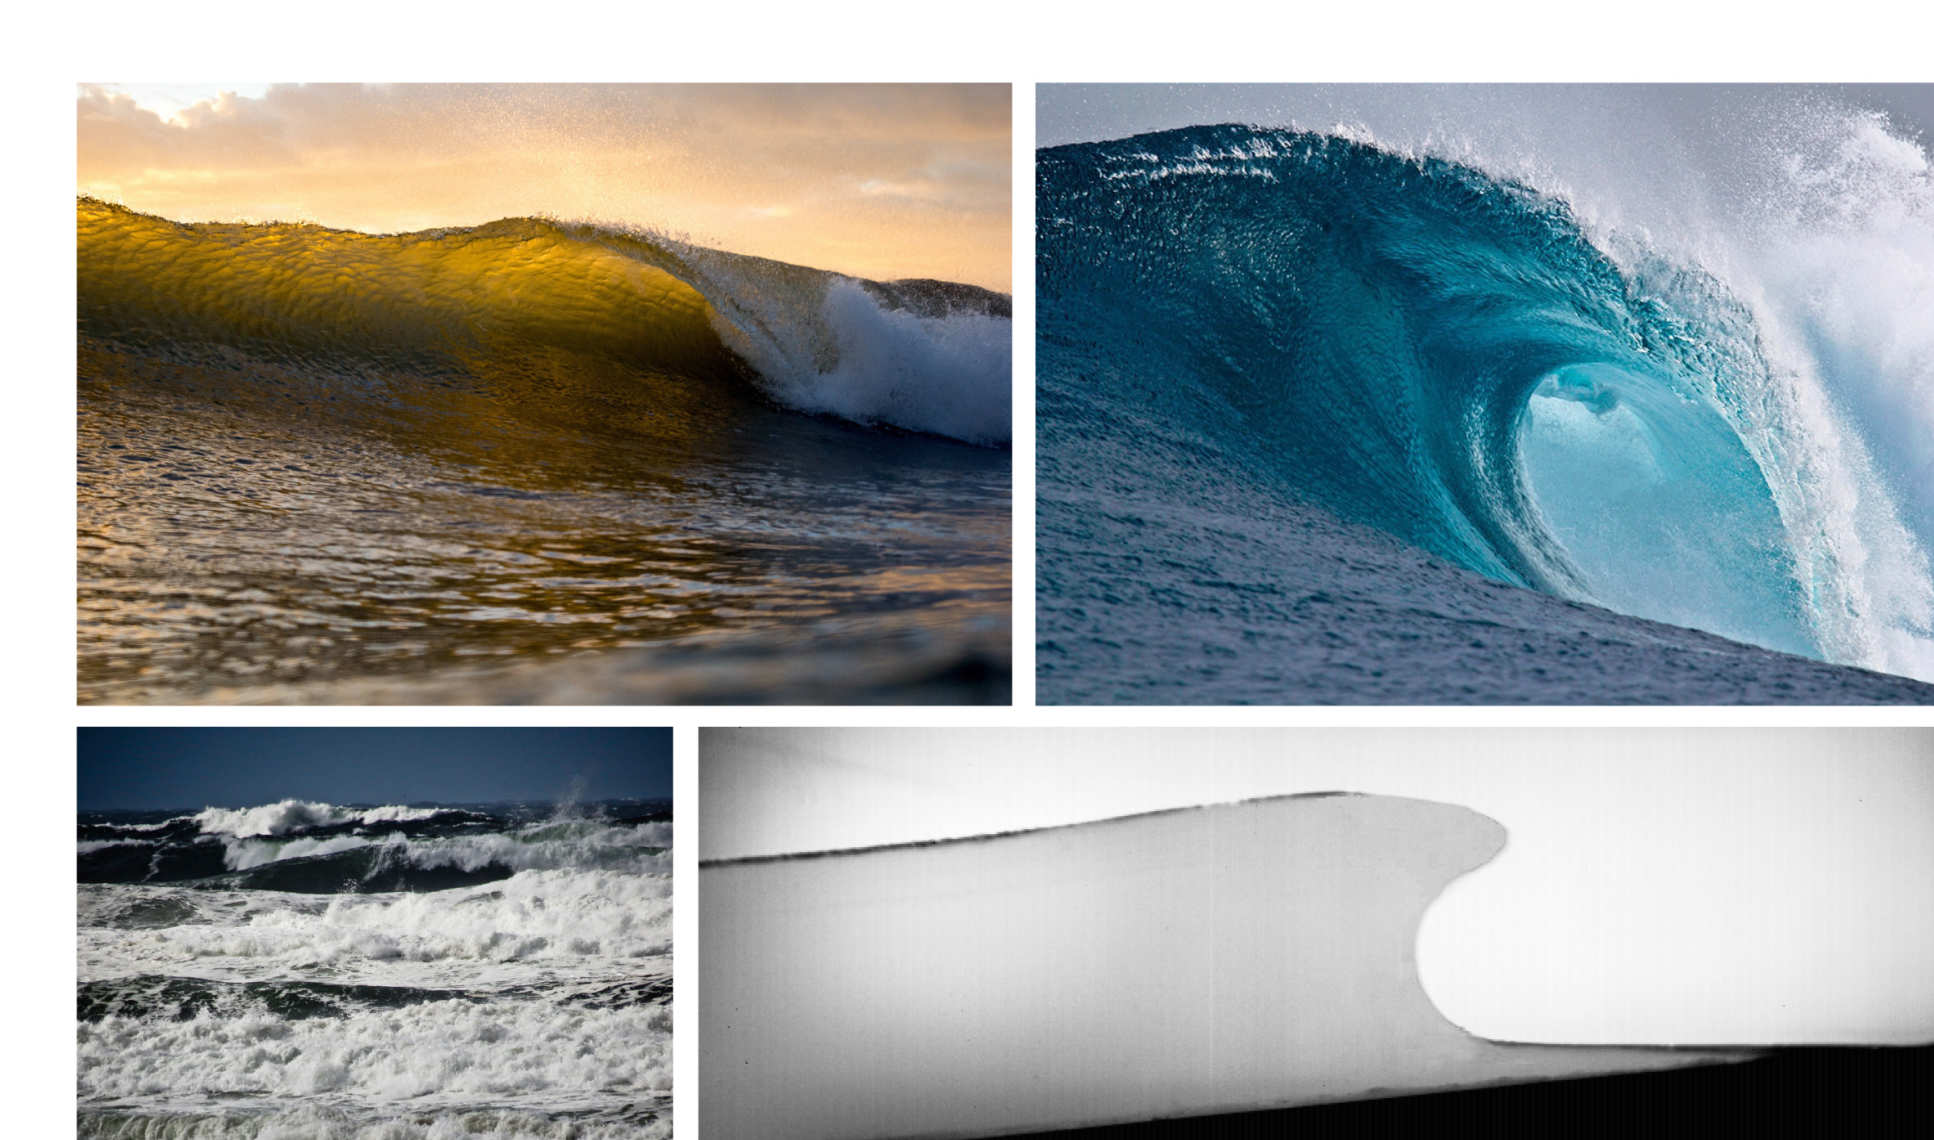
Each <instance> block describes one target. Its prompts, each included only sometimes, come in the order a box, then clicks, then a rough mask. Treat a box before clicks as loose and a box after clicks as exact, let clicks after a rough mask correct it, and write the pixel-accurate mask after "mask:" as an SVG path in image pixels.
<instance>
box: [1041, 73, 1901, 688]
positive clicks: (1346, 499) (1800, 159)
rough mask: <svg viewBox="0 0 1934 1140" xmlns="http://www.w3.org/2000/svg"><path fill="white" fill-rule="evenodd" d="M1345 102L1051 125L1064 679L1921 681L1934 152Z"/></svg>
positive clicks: (1728, 129)
mask: <svg viewBox="0 0 1934 1140" xmlns="http://www.w3.org/2000/svg"><path fill="white" fill-rule="evenodd" d="M1357 94H1360V96H1361V98H1360V100H1358V101H1357V102H1360V103H1361V104H1363V105H1362V106H1357V105H1356V104H1355V103H1351V106H1350V110H1351V112H1352V116H1351V117H1339V118H1338V119H1332V120H1327V121H1320V120H1319V121H1309V122H1305V121H1303V119H1302V118H1298V117H1294V116H1292V119H1294V121H1293V122H1291V123H1290V125H1287V126H1284V127H1272V128H1261V127H1245V126H1235V125H1227V126H1219V127H1191V128H1184V129H1179V130H1172V131H1165V132H1160V133H1156V134H1150V135H1142V136H1136V137H1133V138H1128V139H1123V140H1117V141H1114V142H1106V143H1093V144H1076V145H1069V146H1063V147H1056V148H1052V149H1048V150H1044V151H1042V152H1041V153H1040V156H1039V175H1038V195H1039V198H1038V200H1039V203H1040V205H1039V208H1038V213H1039V217H1040V259H1041V266H1040V285H1041V288H1040V298H1041V300H1040V308H1041V316H1040V328H1041V349H1040V358H1039V359H1040V372H1041V396H1040V404H1039V407H1040V412H1039V414H1040V417H1041V428H1040V432H1041V453H1042V458H1041V476H1040V485H1041V487H1042V532H1041V543H1042V547H1041V564H1042V570H1041V589H1040V604H1041V619H1040V629H1041V633H1040V638H1041V641H1040V650H1041V657H1042V670H1043V672H1042V683H1043V686H1044V689H1043V696H1044V699H1050V700H1057V701H1060V700H1090V699H1110V700H1124V699H1126V700H1144V699H1157V698H1158V697H1160V698H1161V699H1177V698H1179V699H1185V700H1191V701H1194V700H1217V699H1231V700H1269V699H1274V700H1297V699H1313V700H1350V699H1368V700H1426V701H1436V700H1452V701H1455V700H1467V699H1484V700H1508V701H1524V700H1529V701H1544V700H1554V701H1585V702H1589V703H1600V702H1603V701H1623V700H1653V701H1680V700H1698V701H1733V700H1781V701H1785V700H1802V701H1809V700H1812V701H1822V702H1827V703H1836V702H1838V701H1841V700H1915V701H1924V700H1926V699H1927V698H1928V690H1927V689H1925V687H1923V686H1918V685H1912V684H1908V683H1905V682H1901V683H1896V682H1894V681H1890V680H1887V679H1885V678H1884V677H1881V676H1876V675H1877V674H1886V675H1894V676H1897V677H1904V678H1919V679H1921V680H1928V679H1934V576H1931V575H1930V569H1929V551H1930V550H1934V323H1930V322H1929V320H1928V316H1927V314H1928V313H1929V312H1930V311H1934V308H1931V307H1930V302H1934V167H1931V166H1930V160H1929V157H1928V152H1927V150H1926V149H1925V146H1924V144H1923V143H1922V142H1921V141H1920V140H1918V139H1917V138H1915V137H1913V136H1910V135H1909V134H1907V133H1905V132H1904V131H1902V130H1901V129H1900V128H1898V127H1896V126H1894V125H1893V124H1892V123H1891V122H1890V121H1889V120H1887V119H1886V118H1885V117H1884V116H1882V115H1880V114H1878V113H1874V112H1867V111H1862V110H1859V109H1855V108H1849V107H1846V106H1842V105H1839V104H1835V103H1833V102H1832V101H1830V100H1822V99H1799V98H1797V97H1795V98H1782V97H1780V96H1779V95H1778V94H1777V93H1776V92H1765V93H1762V97H1761V98H1759V99H1753V98H1749V97H1747V96H1743V95H1742V96H1739V97H1738V98H1737V99H1735V100H1733V101H1732V102H1729V103H1724V105H1723V106H1722V107H1721V109H1720V111H1719V112H1717V113H1715V114H1713V115H1712V116H1710V118H1708V119H1702V120H1700V122H1699V125H1698V127H1697V129H1693V128H1689V127H1688V126H1687V123H1686V116H1685V115H1683V114H1672V113H1668V110H1669V108H1667V107H1666V106H1665V103H1666V101H1667V100H1668V96H1667V95H1664V94H1661V93H1660V92H1659V91H1657V90H1647V89H1633V90H1629V91H1621V90H1619V89H1615V88H1614V89H1588V90H1578V91H1571V92H1562V93H1561V94H1560V95H1558V96H1554V97H1552V98H1549V99H1542V100H1538V99H1522V100H1514V99H1512V97H1511V96H1510V95H1509V94H1508V92H1505V93H1500V92H1499V91H1498V90H1496V89H1484V88H1473V89H1468V90H1460V89H1448V91H1444V90H1440V89H1431V92H1430V93H1429V95H1430V97H1429V98H1428V99H1426V98H1422V97H1419V96H1417V95H1412V94H1408V93H1406V92H1405V91H1404V89H1401V88H1393V89H1375V88H1367V89H1361V91H1360V92H1358V93H1357ZM1440 95H1441V96H1443V98H1438V96H1440ZM1346 102H1351V101H1350V100H1345V99H1341V98H1339V99H1338V104H1339V106H1340V105H1341V104H1343V103H1346ZM1538 104H1545V105H1542V106H1540V105H1538ZM1305 117H1307V116H1305ZM1473 124H1481V125H1473ZM1130 437H1132V439H1133V441H1134V442H1133V444H1132V445H1130V444H1128V442H1127V441H1128V439H1129V438H1130ZM1131 449H1132V450H1133V451H1135V453H1136V455H1137V458H1136V460H1135V461H1134V463H1132V464H1130V465H1128V466H1126V467H1124V466H1123V465H1122V453H1123V452H1125V451H1127V450H1131ZM1151 453H1152V456H1153V460H1152V461H1151ZM1103 464H1112V465H1113V466H1111V467H1109V468H1107V469H1106V470H1107V474H1108V482H1107V484H1106V489H1105V490H1095V491H1090V490H1089V489H1088V485H1089V484H1092V483H1093V482H1094V480H1095V477H1096V475H1097V474H1098V473H1100V472H1101V471H1103V470H1104V468H1103V466H1102V465H1103ZM1135 574H1141V575H1144V576H1145V577H1146V578H1147V581H1146V582H1134V581H1132V576H1133V575H1135ZM1496 584H1503V585H1506V586H1510V587H1516V588H1518V589H1516V590H1513V591H1510V592H1507V593H1503V594H1500V593H1498V592H1497V591H1496V590H1495V588H1494V587H1495V585H1496ZM1185 627H1188V628H1190V629H1191V632H1189V633H1185V634H1183V635H1182V636H1181V637H1180V638H1176V637H1175V636H1174V634H1173V633H1172V631H1176V630H1179V629H1182V628H1185ZM1707 635H1717V636H1707ZM1164 641H1169V642H1171V643H1175V642H1179V644H1175V647H1174V648H1173V650H1170V649H1167V648H1164V647H1161V646H1162V643H1163V642H1164ZM1768 650H1770V651H1772V652H1764V651H1768ZM1815 662H1825V663H1829V664H1831V665H1835V666H1850V667H1853V669H1839V670H1833V669H1820V668H1817V667H1816V666H1814V664H1813V663H1815ZM1854 670H1861V671H1865V672H1855V671H1854ZM1165 675H1166V676H1165Z"/></svg>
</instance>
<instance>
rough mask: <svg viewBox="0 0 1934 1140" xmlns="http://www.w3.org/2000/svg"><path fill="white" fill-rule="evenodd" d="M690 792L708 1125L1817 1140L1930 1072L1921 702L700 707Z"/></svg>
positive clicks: (803, 1133) (1931, 938)
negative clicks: (1258, 722)
mask: <svg viewBox="0 0 1934 1140" xmlns="http://www.w3.org/2000/svg"><path fill="white" fill-rule="evenodd" d="M699 795H700V800H699V811H700V847H699V851H700V870H699V880H700V896H699V898H700V901H699V911H700V914H699V937H700V941H701V943H702V947H703V953H702V955H701V961H700V967H699V979H700V984H701V1007H700V1011H699V1017H700V1041H699V1050H700V1064H699V1089H700V1094H699V1112H700V1120H701V1126H702V1127H703V1128H704V1129H705V1131H706V1134H707V1135H714V1136H731V1137H735V1138H737V1140H768V1138H770V1140H889V1138H895V1140H904V1138H914V1137H984V1136H1013V1135H1034V1134H1044V1135H1045V1134H1055V1135H1060V1136H1066V1135H1072V1134H1081V1135H1089V1134H1091V1133H1090V1132H1089V1131H1088V1130H1094V1131H1093V1132H1092V1135H1095V1136H1111V1137H1116V1136H1118V1137H1139V1138H1142V1140H1148V1138H1151V1137H1173V1136H1230V1135H1256V1136H1281V1135H1303V1134H1316V1135H1332V1134H1336V1133H1337V1132H1341V1133H1343V1134H1346V1135H1397V1136H1413V1135H1416V1136H1423V1135H1439V1134H1444V1133H1445V1132H1446V1131H1448V1132H1450V1133H1452V1134H1463V1133H1466V1132H1468V1133H1469V1134H1472V1135H1507V1136H1512V1135H1526V1136H1545V1135H1563V1136H1569V1135H1578V1134H1581V1129H1582V1131H1583V1134H1586V1135H1606V1136H1648V1135H1655V1134H1658V1133H1659V1131H1660V1129H1661V1128H1662V1127H1664V1125H1662V1124H1661V1123H1660V1122H1661V1121H1679V1120H1696V1121H1708V1120H1711V1119H1713V1118H1714V1116H1713V1114H1714V1113H1718V1114H1720V1116H1721V1118H1723V1120H1724V1121H1725V1127H1724V1128H1721V1129H1720V1131H1722V1132H1726V1133H1728V1134H1732V1133H1735V1132H1736V1133H1738V1134H1742V1135H1757V1134H1759V1133H1761V1132H1770V1131H1777V1130H1778V1127H1776V1126H1779V1125H1784V1126H1786V1127H1788V1128H1791V1127H1794V1126H1795V1125H1798V1124H1802V1123H1804V1124H1807V1125H1809V1126H1811V1127H1802V1128H1800V1129H1799V1131H1801V1132H1802V1133H1803V1134H1809V1135H1812V1134H1818V1135H1831V1134H1834V1133H1835V1132H1836V1131H1837V1130H1838V1129H1839V1128H1840V1127H1841V1126H1842V1125H1843V1123H1844V1121H1845V1119H1846V1115H1847V1113H1848V1111H1849V1108H1848V1106H1849V1104H1851V1103H1852V1102H1853V1101H1856V1100H1858V1101H1860V1102H1861V1104H1862V1107H1863V1108H1864V1109H1865V1110H1866V1111H1869V1112H1879V1113H1882V1114H1897V1118H1898V1119H1918V1118H1920V1114H1922V1113H1924V1112H1925V1110H1926V1109H1927V1107H1928V1106H1929V1098H1930V1095H1934V1090H1931V1089H1930V1087H1929V1086H1928V1085H1927V1083H1926V1081H1925V1079H1924V1077H1925V1074H1926V1072H1927V1071H1928V1066H1929V1064H1930V1062H1931V1061H1934V1049H1930V1048H1929V1046H1930V1044H1934V976H1930V974H1929V973H1928V971H1927V970H1926V969H1925V964H1926V962H1927V960H1928V958H1929V955H1930V954H1934V913H1930V911H1929V909H1928V907H1927V905H1926V903H1927V887H1928V874H1927V871H1928V868H1929V867H1930V866H1934V731H1930V730H1927V729H1905V730H1887V729H1818V730H1805V731H1793V730H1781V731H1771V730H1764V729H1690V730H1684V729H1537V730H1512V729H1458V730H1449V731H1447V730H1443V729H1431V730H1418V729H1402V730H1398V729H1363V728H1356V729H1262V730H1233V729H1212V728H1190V729H1183V728H1154V729H1151V728H1136V729H1099V728H1096V729H1058V728H1057V729H965V730H963V729H948V730H944V731H942V730H933V729H917V728H907V729H867V728H853V729H753V728H745V729H708V730H706V731H704V732H703V733H702V734H701V738H700V755H699ZM1581 1122H1582V1123H1581ZM1694 1131H1696V1132H1698V1133H1700V1134H1704V1133H1706V1132H1708V1131H1710V1129H1708V1128H1705V1127H1703V1126H1702V1127H1698V1128H1695V1129H1694ZM1666 1132H1667V1133H1669V1134H1676V1131H1675V1130H1674V1129H1672V1128H1666Z"/></svg>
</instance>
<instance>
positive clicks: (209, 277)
mask: <svg viewBox="0 0 1934 1140" xmlns="http://www.w3.org/2000/svg"><path fill="white" fill-rule="evenodd" d="M76 210H77V215H78V230H79V316H80V328H81V332H82V334H83V337H95V338H99V339H101V340H103V341H106V342H108V343H110V344H112V345H114V346H116V347H117V348H119V349H121V350H124V351H126V352H129V353H131V354H132V355H133V356H134V357H135V359H136V360H137V361H148V360H152V361H153V362H155V363H154V364H152V365H150V364H145V363H144V364H141V365H140V366H139V370H149V369H151V368H157V367H168V368H175V369H179V368H180V367H182V366H183V365H201V364H208V363H210V362H215V363H221V362H224V361H227V360H229V359H230V357H231V356H232V354H233V353H236V352H240V353H243V354H245V355H246V357H247V358H248V359H251V360H259V361H266V362H269V363H271V364H273V365H275V366H276V367H278V368H281V369H288V370H293V371H296V372H299V373H302V374H305V375H308V376H312V377H313V376H320V377H322V378H323V379H325V381H326V382H328V383H329V384H330V385H331V386H332V387H333V388H335V389H337V390H341V391H345V392H354V391H355V390H356V389H357V387H358V386H359V385H368V384H371V383H374V382H376V381H377V380H378V379H379V378H380V379H385V380H394V379H396V378H397V377H399V376H407V377H414V378H416V379H417V380H419V381H421V382H422V383H424V384H427V385H429V386H431V387H436V386H440V385H449V384H452V383H471V384H480V385H482V386H484V387H485V388H515V387H518V386H520V385H530V384H536V385H537V386H539V387H540V388H542V389H543V390H544V391H546V392H548V393H550V394H551V395H552V396H556V395H557V393H558V391H559V390H560V389H561V388H562V387H563V386H562V385H560V384H559V383H558V382H557V381H556V380H554V379H552V380H546V379H545V377H546V376H547V375H549V374H550V373H552V372H554V371H556V370H558V369H562V370H564V371H565V372H569V373H573V374H590V375H604V374H608V373H609V372H610V371H611V369H612V368H614V367H615V368H616V369H617V372H618V379H617V380H616V381H615V382H616V383H620V384H627V385H632V386H638V385H643V386H646V387H647V388H651V389H662V388H665V387H667V386H671V387H676V386H679V385H685V384H698V385H699V386H701V387H702V388H703V389H705V390H707V391H710V392H712V393H714V394H715V395H720V396H729V394H730V393H731V391H732V390H733V389H735V388H738V389H750V390H753V391H757V392H759V393H760V394H762V395H763V396H764V397H766V398H767V399H770V400H772V401H775V402H777V403H780V404H782V405H784V406H786V407H789V408H792V409H794V410H796V411H803V412H809V413H814V414H829V415H836V416H839V417H841V418H844V419H847V420H849V421H852V422H854V423H859V424H864V425H868V426H879V425H886V426H890V427H895V428H900V429H904V430H908V431H916V432H924V433H931V434H938V435H948V436H951V437H953V438H957V439H962V440H966V441H968V442H972V443H978V444H983V445H990V446H998V445H1004V444H1006V442H1007V441H1008V438H1009V425H1008V419H1009V407H1010V403H1011V400H1010V395H1009V392H1010V384H1011V382H1010V370H1011V359H1012V350H1011V345H1010V343H1009V330H1010V328H1011V321H1010V319H1009V315H1010V314H1009V302H1008V298H1007V297H1005V296H1004V295H1001V294H997V293H992V292H989V291H987V290H983V289H977V288H975V287H972V286H967V285H957V284H952V283H941V282H927V281H900V282H872V281H861V280H858V279H854V278H849V277H844V276H842V275H839V274H835V273H828V272H823V271H820V270H815V269H807V268H804V267H801V266H794V265H786V264H784V263H781V262H775V261H770V260H766V259H762V258H754V257H744V256H740V255H736V254H730V253H725V252H722V251H718V250H708V249H703V248H700V247H696V246H690V245H686V244H684V243H680V242H676V241H673V240H671V239H668V238H664V237H661V236H658V235H653V234H650V233H647V232H644V231H633V230H624V229H615V228H610V227H603V226H596V225H591V224H585V223H562V222H557V221H551V220H546V219H540V218H507V219H503V220H500V221H496V222H491V223H488V224H485V225H481V226H475V227H469V228H457V229H441V230H425V231H422V232H419V233H409V234H362V233H355V232H351V231H344V230H331V229H325V228H323V227H320V226H313V225H297V224H288V223H272V224H263V225H243V224H227V223H197V224H193V225H188V224H182V223H176V222H171V221H167V220H166V219H162V218H156V217H151V216H148V215H144V214H139V213H136V212H134V211H132V210H128V209H125V208H123V207H120V206H116V205H112V204H109V203H106V202H101V201H99V200H96V199H92V198H86V197H82V198H80V199H78V200H77V205H76ZM881 331H885V332H886V333H887V334H888V335H891V336H894V337H897V338H898V339H899V341H900V342H901V343H900V344H899V345H898V346H897V347H890V348H887V349H876V348H874V347H873V346H872V345H871V342H870V341H868V340H866V339H865V338H866V337H867V336H869V335H871V334H874V333H879V332H881ZM922 342H931V344H923V343H922ZM930 366H937V367H930ZM578 398H587V397H583V396H580V397H578ZM589 398H591V399H593V401H595V396H593V397H589ZM666 398H667V399H670V398H672V397H671V396H670V394H669V393H667V394H666ZM595 411H596V409H595V408H587V409H584V413H585V414H586V415H587V416H592V415H594V413H595Z"/></svg>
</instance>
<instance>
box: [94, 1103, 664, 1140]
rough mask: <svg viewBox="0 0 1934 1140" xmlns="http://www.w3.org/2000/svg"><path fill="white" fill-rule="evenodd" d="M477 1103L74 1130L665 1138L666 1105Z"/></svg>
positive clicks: (317, 1138) (131, 1119) (281, 1138)
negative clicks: (556, 1112)
mask: <svg viewBox="0 0 1934 1140" xmlns="http://www.w3.org/2000/svg"><path fill="white" fill-rule="evenodd" d="M611 1115H612V1116H613V1117H615V1119H610V1120H601V1119H598V1118H597V1117H595V1116H586V1115H584V1114H581V1113H571V1114H569V1115H566V1116H561V1117H545V1116H542V1115H538V1114H534V1113H528V1112H518V1111H515V1110H500V1109H482V1110H473V1111H458V1110H439V1111H427V1112H426V1111H423V1110H420V1109H410V1110H404V1111H401V1112H397V1113H393V1114H392V1113H367V1112H345V1111H343V1110H342V1109H340V1108H335V1107H319V1106H317V1105H314V1104H302V1105H300V1107H295V1108H289V1109H286V1110H283V1111H271V1112H262V1111H259V1110H255V1111H251V1110H242V1111H237V1112H233V1113H226V1114H220V1113H210V1112H187V1113H175V1114H169V1115H136V1116H119V1115H117V1116H116V1117H113V1118H108V1117H104V1116H96V1115H90V1114H83V1115H82V1116H81V1119H80V1135H81V1136H83V1137H90V1138H91V1137H102V1138H110V1137H111V1138H113V1140H668V1138H669V1137H670V1136H671V1118H670V1113H669V1110H667V1111H666V1112H664V1113H661V1114H660V1115H658V1116H655V1117H653V1118H652V1119H651V1120H649V1121H645V1122H642V1123H640V1122H638V1121H636V1120H634V1119H630V1117H631V1115H632V1114H630V1113H628V1112H625V1111H623V1110H620V1111H619V1112H616V1113H613V1114H611Z"/></svg>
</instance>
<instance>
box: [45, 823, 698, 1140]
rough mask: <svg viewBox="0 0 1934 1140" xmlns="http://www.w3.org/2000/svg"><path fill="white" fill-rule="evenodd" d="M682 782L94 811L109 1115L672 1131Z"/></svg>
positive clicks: (83, 1037)
mask: <svg viewBox="0 0 1934 1140" xmlns="http://www.w3.org/2000/svg"><path fill="white" fill-rule="evenodd" d="M671 827H672V825H671V821H670V805H669V804H664V803H630V802H625V803H608V804H601V805H594V806H592V807H590V808H587V809H568V810H561V809H554V808H551V807H549V806H522V805H441V806H434V805H414V806H410V807H403V806H398V805H387V806H380V807H369V808H352V807H339V806H336V805H331V804H315V803H305V802H300V801H284V802H282V803H280V804H269V805H259V806H256V807H253V808H241V809H214V808H211V809H207V810H204V811H201V812H194V813H189V812H184V813H165V812H152V813H112V814H91V815H83V816H82V817H81V825H80V839H79V843H78V852H77V856H78V862H79V876H80V879H81V885H80V888H79V891H80V894H79V901H78V906H79V912H80V933H79V955H80V967H79V990H78V993H77V998H76V1012H77V1018H78V1037H79V1080H80V1085H79V1124H80V1133H81V1134H82V1135H84V1136H130V1137H132V1136H141V1137H164V1136H167V1137H172V1136H183V1137H186V1136H198V1137H199V1136H222V1137H229V1136H233V1137H271V1136H274V1137H293V1136H305V1137H315V1138H319V1140H321V1138H335V1137H362V1136H371V1137H373V1136H383V1137H391V1138H405V1137H441V1136H458V1135H475V1134H485V1135H492V1136H502V1137H532V1138H538V1137H566V1136H572V1137H593V1138H604V1137H610V1138H615V1137H631V1136H647V1137H649V1136H668V1135H670V1124H671V1119H670V1095H671V996H672V983H671V957H670V955H671V854H670V845H671Z"/></svg>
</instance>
